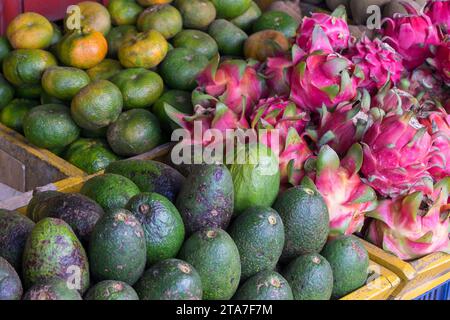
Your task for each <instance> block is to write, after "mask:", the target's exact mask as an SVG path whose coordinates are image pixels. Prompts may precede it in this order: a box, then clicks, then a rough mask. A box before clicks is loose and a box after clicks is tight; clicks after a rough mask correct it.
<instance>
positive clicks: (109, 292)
mask: <svg viewBox="0 0 450 320" xmlns="http://www.w3.org/2000/svg"><path fill="white" fill-rule="evenodd" d="M234 207H235V197H234V186H233V179H232V175H231V173H230V170H229V169H228V168H227V167H226V166H224V165H219V164H217V165H207V164H203V165H195V166H194V167H193V168H191V170H189V173H188V174H187V176H186V177H185V176H183V175H182V174H181V173H179V172H178V171H177V170H175V169H174V168H172V167H170V166H168V165H166V164H163V163H160V162H156V161H152V160H121V161H117V162H114V163H112V164H111V165H109V166H108V167H107V169H106V171H105V173H104V174H102V175H97V176H95V177H93V178H91V179H90V180H88V181H87V182H86V183H85V184H84V186H83V187H82V189H81V191H80V193H68V194H65V193H60V192H57V191H46V192H40V193H35V195H34V197H33V199H32V200H31V202H30V203H29V205H28V207H27V215H26V216H25V215H22V214H20V213H18V212H15V211H7V210H0V300H2V299H27V300H80V299H85V300H138V299H140V300H200V299H208V300H228V299H235V300H293V299H295V300H328V299H330V298H331V299H339V298H341V297H343V296H345V295H347V294H348V293H350V292H352V291H354V290H356V289H358V288H360V287H361V286H363V285H364V284H365V282H366V281H367V277H368V266H369V258H368V254H367V251H366V249H365V248H364V246H363V245H362V243H361V242H360V241H359V240H358V239H357V238H356V237H355V236H340V237H337V238H334V239H331V240H330V239H329V238H328V232H329V217H328V211H327V207H326V205H325V203H324V200H323V198H322V197H321V195H320V194H319V193H318V192H317V190H315V188H314V187H312V186H297V187H293V188H291V189H288V190H285V191H283V192H281V193H280V194H279V196H278V198H277V199H276V200H275V202H274V203H273V204H272V206H271V207H263V206H253V207H250V208H247V209H246V210H244V211H243V212H240V213H237V212H236V211H235V210H234Z"/></svg>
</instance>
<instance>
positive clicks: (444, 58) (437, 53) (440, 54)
mask: <svg viewBox="0 0 450 320" xmlns="http://www.w3.org/2000/svg"><path fill="white" fill-rule="evenodd" d="M432 51H433V57H432V58H429V59H428V60H427V61H428V62H429V63H430V64H431V65H432V66H433V67H434V68H435V70H436V71H437V72H438V74H439V76H440V77H441V79H442V81H443V82H445V84H446V85H447V86H448V87H450V38H447V39H446V40H445V41H442V42H441V43H440V44H439V45H437V46H436V47H435V48H433V50H432ZM447 90H448V89H447Z"/></svg>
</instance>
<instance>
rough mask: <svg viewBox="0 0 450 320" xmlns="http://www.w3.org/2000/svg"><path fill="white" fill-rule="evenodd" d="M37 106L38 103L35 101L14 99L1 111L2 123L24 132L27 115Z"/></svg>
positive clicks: (0, 119) (0, 120) (0, 118)
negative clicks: (24, 120) (23, 127)
mask: <svg viewBox="0 0 450 320" xmlns="http://www.w3.org/2000/svg"><path fill="white" fill-rule="evenodd" d="M37 105H38V103H37V101H34V100H27V99H14V100H13V101H11V102H10V103H9V104H8V105H6V107H4V108H3V109H2V110H1V111H0V122H1V123H3V124H4V125H5V126H7V127H9V128H11V129H13V130H16V131H17V132H22V126H23V119H24V117H25V115H26V114H27V113H28V112H29V111H30V110H31V108H33V107H35V106H37Z"/></svg>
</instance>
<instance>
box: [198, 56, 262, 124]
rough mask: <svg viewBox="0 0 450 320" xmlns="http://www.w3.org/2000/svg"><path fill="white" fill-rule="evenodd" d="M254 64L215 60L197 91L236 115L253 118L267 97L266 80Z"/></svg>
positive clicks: (205, 73)
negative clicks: (251, 114)
mask: <svg viewBox="0 0 450 320" xmlns="http://www.w3.org/2000/svg"><path fill="white" fill-rule="evenodd" d="M257 67H258V64H257V63H256V62H254V61H244V60H226V61H224V62H222V63H219V60H218V58H217V59H215V60H214V61H213V62H212V63H211V64H210V65H209V66H208V67H207V68H206V69H205V70H204V71H203V72H202V73H201V74H200V75H199V76H198V78H197V83H198V88H197V89H196V91H197V92H200V93H205V94H208V95H210V96H213V97H215V98H217V99H219V100H220V101H221V102H223V103H224V104H225V105H226V106H227V107H228V108H230V109H231V110H232V111H233V112H234V113H236V114H242V113H243V112H245V113H246V114H247V115H249V114H250V113H251V111H252V108H253V106H254V105H255V104H256V103H257V102H258V101H259V100H260V99H261V98H262V97H263V95H265V94H266V86H265V81H264V79H263V77H262V76H261V75H260V74H259V73H258V71H257Z"/></svg>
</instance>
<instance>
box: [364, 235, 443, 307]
mask: <svg viewBox="0 0 450 320" xmlns="http://www.w3.org/2000/svg"><path fill="white" fill-rule="evenodd" d="M364 245H365V246H366V248H367V250H368V252H369V256H370V259H371V260H372V261H375V262H376V263H378V264H380V265H382V266H383V267H385V268H386V269H389V270H390V271H392V272H394V273H395V274H396V275H397V276H398V277H399V278H400V280H401V283H400V284H399V286H398V287H397V288H396V289H395V290H394V292H392V298H393V299H396V300H412V299H415V298H417V297H419V296H421V295H423V294H425V293H427V292H428V291H431V290H433V289H434V288H437V287H439V286H440V285H442V284H443V283H445V282H447V281H448V280H450V255H449V254H446V253H434V254H431V255H428V256H425V257H423V258H421V259H417V260H415V261H411V262H407V261H403V260H401V259H399V258H397V257H396V256H394V255H392V254H390V253H388V252H386V251H384V250H382V249H380V248H378V247H377V246H374V245H373V244H371V243H368V242H366V241H364Z"/></svg>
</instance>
